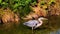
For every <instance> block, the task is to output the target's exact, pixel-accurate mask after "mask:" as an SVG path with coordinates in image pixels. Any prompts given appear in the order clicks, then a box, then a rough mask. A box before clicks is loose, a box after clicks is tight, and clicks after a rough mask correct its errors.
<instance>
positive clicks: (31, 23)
mask: <svg viewBox="0 0 60 34" xmlns="http://www.w3.org/2000/svg"><path fill="white" fill-rule="evenodd" d="M42 19H44V18H39V19H38V20H29V21H28V22H25V23H23V24H24V25H26V26H28V27H32V28H34V29H36V28H38V27H39V26H41V25H42V24H43V21H42Z"/></svg>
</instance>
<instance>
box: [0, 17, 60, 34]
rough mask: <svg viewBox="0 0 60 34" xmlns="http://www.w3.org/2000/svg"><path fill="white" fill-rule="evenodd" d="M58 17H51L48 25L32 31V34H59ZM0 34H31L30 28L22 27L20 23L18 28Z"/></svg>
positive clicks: (59, 22) (59, 21)
mask: <svg viewBox="0 0 60 34" xmlns="http://www.w3.org/2000/svg"><path fill="white" fill-rule="evenodd" d="M59 28H60V16H57V17H55V16H53V17H50V18H49V23H48V24H46V25H44V24H43V25H42V26H41V27H40V28H37V29H35V30H34V32H33V34H60V29H59ZM0 33H1V34H32V30H31V28H29V27H27V26H24V25H23V24H22V23H21V24H20V26H19V27H14V28H13V29H8V30H1V29H0Z"/></svg>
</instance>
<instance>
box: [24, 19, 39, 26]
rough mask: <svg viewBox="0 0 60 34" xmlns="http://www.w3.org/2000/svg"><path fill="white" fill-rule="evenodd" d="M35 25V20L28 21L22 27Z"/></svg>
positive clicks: (36, 22)
mask: <svg viewBox="0 0 60 34" xmlns="http://www.w3.org/2000/svg"><path fill="white" fill-rule="evenodd" d="M37 24H39V22H38V21H37V20H30V21H28V22H25V23H24V25H26V26H29V27H35V26H36V25H37Z"/></svg>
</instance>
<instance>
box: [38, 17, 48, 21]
mask: <svg viewBox="0 0 60 34" xmlns="http://www.w3.org/2000/svg"><path fill="white" fill-rule="evenodd" d="M38 20H39V21H41V20H48V19H47V18H43V17H40V18H38Z"/></svg>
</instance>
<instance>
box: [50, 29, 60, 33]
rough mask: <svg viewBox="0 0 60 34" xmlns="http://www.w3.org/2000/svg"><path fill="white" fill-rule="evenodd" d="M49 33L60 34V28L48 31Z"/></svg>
mask: <svg viewBox="0 0 60 34" xmlns="http://www.w3.org/2000/svg"><path fill="white" fill-rule="evenodd" d="M50 34H60V29H58V30H57V31H53V32H50Z"/></svg>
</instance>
